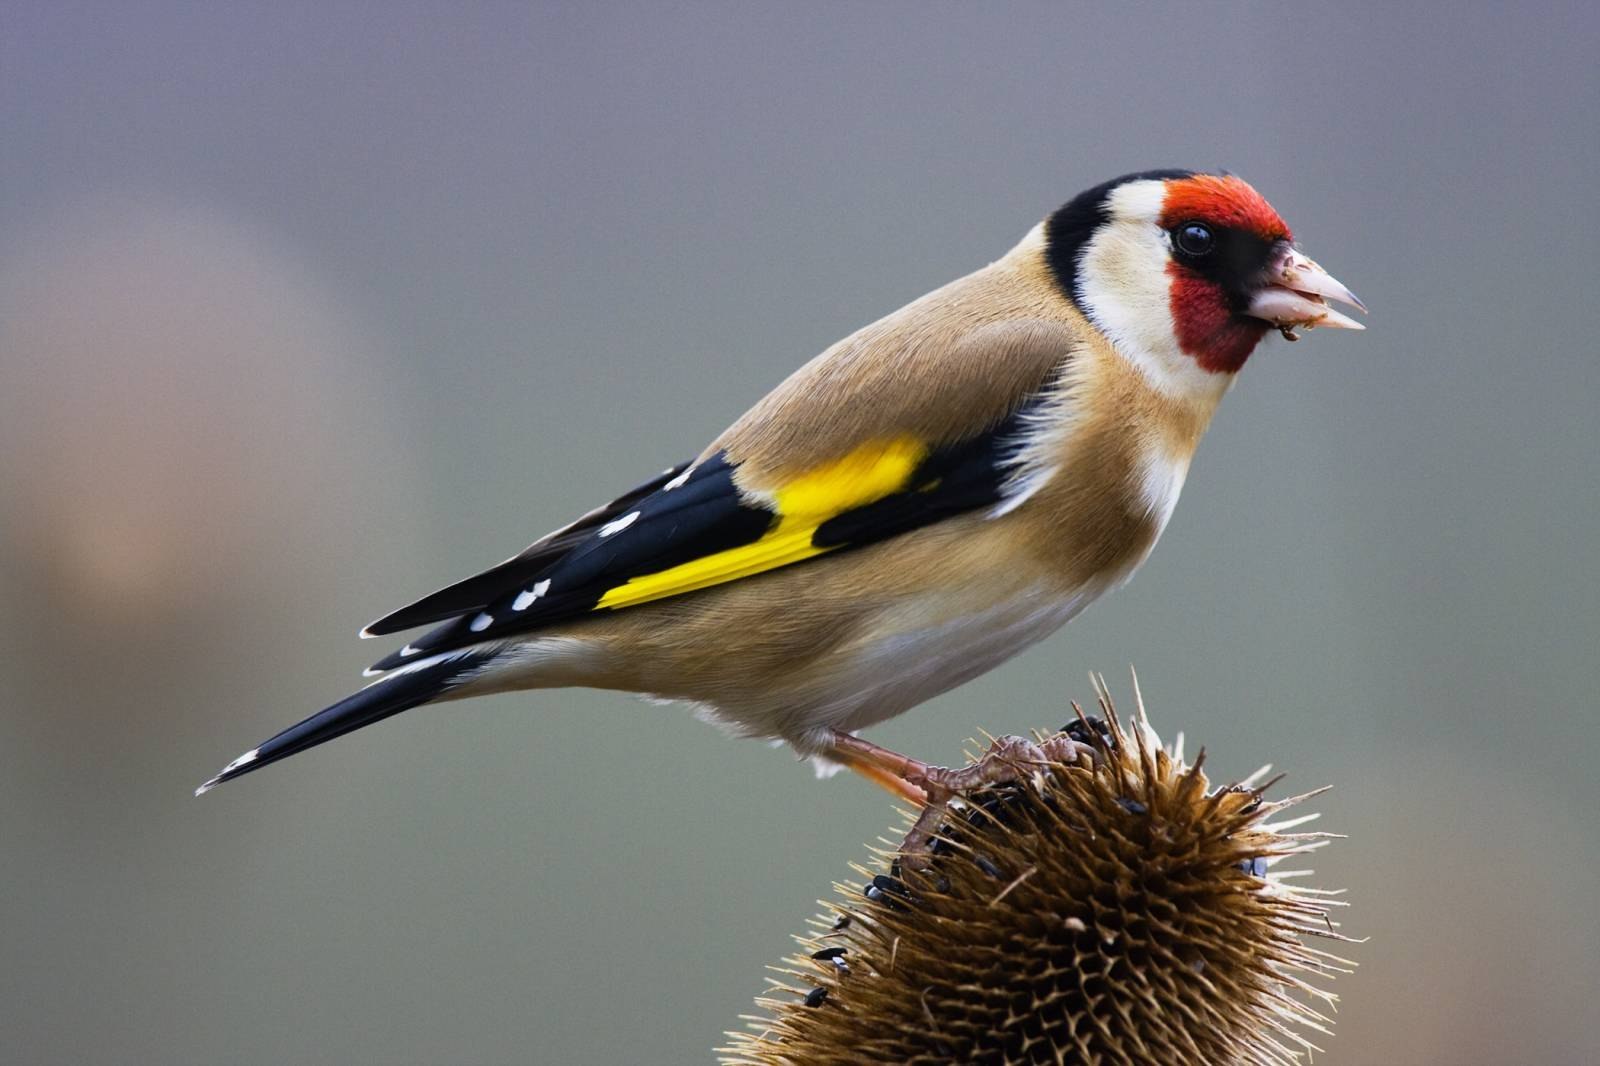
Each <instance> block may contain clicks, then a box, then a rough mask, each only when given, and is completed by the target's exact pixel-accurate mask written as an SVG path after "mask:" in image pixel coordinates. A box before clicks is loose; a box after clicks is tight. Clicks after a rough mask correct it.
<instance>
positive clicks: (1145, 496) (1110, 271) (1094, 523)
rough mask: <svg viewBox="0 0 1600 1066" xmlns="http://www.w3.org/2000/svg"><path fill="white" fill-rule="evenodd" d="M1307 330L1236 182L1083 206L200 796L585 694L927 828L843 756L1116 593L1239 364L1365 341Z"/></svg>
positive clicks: (537, 564)
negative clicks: (445, 724) (451, 711)
mask: <svg viewBox="0 0 1600 1066" xmlns="http://www.w3.org/2000/svg"><path fill="white" fill-rule="evenodd" d="M1329 301H1336V302H1339V303H1342V304H1345V305H1348V306H1349V307H1351V308H1352V309H1355V310H1358V311H1360V312H1362V313H1365V311H1366V307H1365V305H1363V304H1362V303H1361V301H1360V300H1358V299H1357V298H1356V297H1355V295H1354V294H1353V293H1351V291H1350V290H1349V289H1348V288H1346V287H1345V286H1344V285H1343V284H1341V283H1340V282H1339V281H1337V280H1335V279H1334V277H1333V276H1332V275H1331V274H1329V273H1328V272H1327V271H1326V270H1324V269H1323V268H1322V267H1320V266H1318V265H1317V264H1316V263H1315V262H1314V261H1312V260H1311V259H1309V258H1308V257H1307V256H1306V255H1305V254H1304V253H1303V252H1301V251H1300V250H1299V248H1298V246H1297V244H1296V243H1295V238H1294V236H1293V234H1292V232H1291V231H1290V229H1289V227H1288V226H1287V225H1286V224H1285V223H1284V221H1283V220H1282V218H1281V217H1280V216H1279V214H1278V213H1277V211H1275V210H1274V209H1273V208H1272V206H1271V205H1270V204H1269V203H1268V202H1267V201H1266V199H1264V198H1263V197H1262V196H1261V194H1260V193H1258V192H1257V191H1256V190H1255V189H1254V188H1253V187H1252V186H1251V185H1250V184H1249V183H1247V182H1246V181H1244V180H1243V179H1242V178H1240V177H1238V176H1236V175H1234V174H1231V173H1229V172H1226V171H1200V170H1186V169H1170V170H1150V171H1141V172H1138V173H1132V174H1126V175H1123V176H1121V177H1118V178H1114V179H1112V180H1110V181H1106V182H1103V183H1101V184H1099V185H1096V186H1094V187H1092V188H1090V189H1087V190H1086V191H1084V192H1082V193H1080V194H1078V195H1077V196H1075V197H1073V198H1072V199H1071V200H1069V201H1067V202H1066V203H1065V204H1064V205H1063V206H1061V207H1060V208H1059V209H1057V210H1055V211H1054V212H1052V213H1051V214H1049V215H1048V216H1047V217H1046V218H1045V219H1044V220H1043V221H1041V222H1039V223H1038V224H1037V225H1035V226H1034V227H1033V228H1032V229H1031V230H1029V231H1028V233H1027V234H1026V235H1025V236H1024V237H1023V238H1022V240H1021V241H1020V242H1019V243H1017V244H1016V245H1015V246H1014V247H1012V248H1011V250H1010V251H1008V252H1006V253H1005V254H1004V255H1003V256H1001V257H1000V258H999V259H997V260H995V261H994V262H992V263H990V264H989V265H988V266H985V267H982V268H981V269H979V270H976V271H975V272H973V273H971V274H968V275H966V276H965V277H962V278H959V279H957V280H955V281H952V282H950V283H949V284H947V285H944V286H942V287H941V288H938V289H935V290H934V291H933V292H930V293H928V294H927V295H925V296H923V297H921V298H919V299H917V300H914V301H912V302H911V303H909V304H907V305H906V306H904V307H902V308H900V309H899V310H897V311H894V312H893V313H891V314H889V315H887V316H885V317H883V318H881V319H879V320H878V321H876V322H873V323H871V324H870V325H867V326H865V327H863V328H861V329H859V330H857V331H856V332H854V333H852V334H850V335H849V336H847V337H845V338H844V339H843V340H840V341H839V342H837V343H836V344H834V345H832V346H831V347H829V348H828V349H827V350H825V351H824V352H822V353H821V354H820V355H818V356H816V357H815V358H814V359H812V360H810V361H809V362H807V363H805V364H804V365H802V366H801V367H800V368H799V369H798V370H796V371H795V372H794V373H793V374H791V375H790V376H789V377H788V378H787V379H786V380H784V381H783V382H782V383H780V384H779V385H778V386H777V387H776V388H774V389H773V390H772V391H771V392H770V393H768V394H767V395H766V396H764V397H762V398H761V399H760V400H759V401H757V402H756V403H755V405H754V406H752V407H751V408H750V409H749V410H748V411H746V412H745V413H744V414H743V415H742V416H740V417H739V418H738V419H737V420H735V421H734V422H733V423H732V424H731V425H730V426H729V427H728V428H727V429H726V430H725V431H724V432H722V433H721V434H720V435H719V436H717V437H716V438H715V439H714V440H713V441H712V442H711V443H710V444H709V445H707V446H706V447H705V448H704V449H703V450H702V451H701V452H700V453H699V454H698V455H696V456H694V458H693V459H690V460H688V461H686V462H680V463H676V464H674V465H672V466H670V467H668V468H667V469H665V470H662V471H661V472H660V473H659V474H657V475H656V476H655V477H653V478H650V479H649V480H647V481H645V482H644V483H643V484H640V485H638V486H637V487H636V488H634V489H632V490H631V491H628V492H625V493H623V494H622V495H620V496H618V497H616V498H615V499H613V500H612V501H611V502H609V503H607V504H604V505H603V506H600V507H597V508H595V509H594V510H591V511H589V512H588V513H587V514H584V515H582V516H581V517H579V518H578V519H576V520H575V521H573V522H570V523H569V524H567V525H565V526H562V527H561V528H559V529H557V530H555V531H553V532H551V533H549V534H547V535H545V536H543V537H541V538H540V539H538V540H536V541H534V542H533V544H531V545H530V546H529V547H528V548H526V549H525V550H523V551H522V552H520V553H518V554H517V555H515V556H513V557H511V558H510V559H507V560H506V561H505V562H502V563H500V564H498V565H496V566H494V567H492V568H490V569H488V570H486V571H484V572H482V573H480V574H477V575H475V576H472V577H468V578H466V579H465V580H462V581H459V582H456V583H455V584H452V585H449V586H447V587H445V588H443V589H440V590H439V591H437V592H433V593H431V594H429V595H426V596H423V597H422V598H421V599H418V600H416V601H415V602H413V603H411V604H409V605H408V606H405V607H402V608H400V609H399V610H396V611H393V612H392V613H390V614H387V615H385V616H383V617H382V618H379V619H378V620H377V621H375V622H372V623H371V624H369V625H368V626H367V627H366V628H365V629H364V630H363V631H362V634H361V635H362V636H363V637H377V636H389V635H392V634H398V633H401V632H405V631H409V630H413V629H417V628H421V627H424V626H429V627H431V628H429V629H428V630H427V631H426V632H425V633H423V634H422V635H419V636H414V637H412V638H411V639H410V641H409V642H408V643H406V644H405V645H404V646H403V647H401V648H400V649H399V650H397V651H395V652H393V653H391V654H389V655H387V656H385V657H384V658H382V659H380V660H379V661H378V662H377V663H376V664H374V666H373V667H372V668H371V669H370V670H368V671H367V673H368V674H369V675H371V676H374V677H375V680H373V681H371V682H370V683H369V684H368V685H366V687H364V688H361V689H359V690H357V691H356V692H355V693H354V694H352V695H350V696H347V697H346V698H344V699H341V700H339V701H338V702H336V703H334V704H333V705H331V706H329V707H328V708H326V709H324V710H322V711H320V712H318V713H317V714H314V715H312V716H311V717H309V718H307V719H305V720H304V721H302V722H300V723H298V724H296V725H293V726H290V727H289V728H288V729H285V730H283V731H282V732H280V733H278V734H277V735H276V736H274V737H272V738H271V739H269V740H267V741H265V742H263V743H261V744H260V745H258V746H256V747H254V748H252V749H250V750H249V751H247V752H245V753H244V754H243V755H241V756H239V757H238V758H237V759H234V760H233V761H232V762H230V763H229V764H228V765H227V766H226V767H224V768H223V769H222V771H221V772H219V773H218V774H217V775H216V776H214V777H212V778H211V779H210V780H208V781H206V782H205V783H204V784H202V785H201V786H200V787H199V788H198V789H197V790H196V795H199V794H202V793H205V792H207V791H209V790H211V789H213V788H215V787H216V786H217V785H219V784H221V783H223V782H226V781H230V780H233V779H234V778H237V777H240V776H243V775H245V774H247V773H251V772H253V771H255V770H259V769H261V768H262V767H264V766H267V765H269V764H271V763H275V762H278V761H280V760H282V759H285V758H288V757H289V756H291V755H295V754H298V753H300V752H303V751H305V750H307V749H309V748H312V747H316V746H317V745H320V744H323V743H325V742H327V741H330V740H333V739H335V738H337V737H341V736H344V735H345V734H346V733H351V732H354V731H356V730H358V729H361V728H364V727H366V726H368V725H371V724H373V723H375V722H378V721H381V720H383V719H385V718H389V717H391V716H393V715H396V714H399V713H400V712H402V711H406V710H410V709H412V708H415V707H420V706H423V705H425V704H432V703H439V702H444V701H450V700H457V699H462V698H466V697H472V696H478V695H484V694H488V693H496V692H507V691H516V690H524V689H547V688H561V687H570V686H581V687H588V688H596V689H604V690H615V691H621V692H628V693H634V694H637V695H641V696H644V697H646V698H649V699H651V700H658V701H669V702H680V703H684V704H688V705H690V706H692V707H693V708H694V710H695V712H696V713H697V714H698V715H699V716H700V717H702V718H705V719H707V720H709V721H711V722H712V723H714V724H717V725H720V726H721V727H723V728H724V729H725V730H726V731H727V732H730V733H733V734H735V735H740V736H746V737H752V738H762V739H766V740H769V741H773V742H776V743H780V744H787V745H788V746H789V747H790V748H792V749H793V751H794V752H795V753H796V754H797V755H798V756H799V757H802V758H810V759H812V760H814V761H815V762H816V764H817V765H818V767H819V772H823V771H824V770H826V771H829V772H831V771H833V770H837V769H839V768H849V769H851V770H855V771H857V772H859V773H860V774H861V775H862V776H864V777H866V778H867V779H868V780H871V781H873V782H875V783H877V784H879V785H882V786H883V787H885V788H888V789H889V790H890V791H891V792H894V793H896V794H898V795H901V796H904V797H906V798H908V799H910V800H911V801H913V802H929V801H931V799H932V798H933V797H934V796H935V795H936V793H938V792H939V791H940V789H941V787H942V786H941V782H942V781H944V782H948V781H950V780H951V779H950V778H949V777H941V774H946V775H948V774H949V773H951V772H950V771H945V770H942V768H939V767H932V766H930V765H929V764H927V763H925V762H922V761H920V760H917V759H914V758H911V757H909V756H905V755H901V754H898V753H896V752H893V751H891V750H889V749H887V748H884V747H881V746H879V745H877V744H874V743H872V742H871V741H870V740H867V739H866V738H864V737H862V736H860V733H861V731H863V730H865V729H867V728H868V727H870V726H873V725H875V724H878V723H881V722H883V721H885V720H887V719H889V718H892V717H894V716H896V715H899V714H901V713H903V712H905V711H908V710H910V709H911V708H913V707H915V706H917V705H918V704H920V703H922V702H924V701H926V700H928V699H930V698H932V697H933V696H936V695H938V694H940V693H942V692H945V691H948V690H950V689H952V688H954V687H956V686H958V685H960V684H962V683H964V682H966V681H968V680H970V679H972V678H974V677H976V676H978V675H980V674H983V673H985V672H987V671H989V670H991V669H993V668H994V667H996V666H998V665H1000V664H1001V663H1003V662H1005V661H1006V660H1008V659H1010V658H1011V657H1012V656H1014V655H1016V654H1017V653H1018V652H1020V651H1022V650H1023V649H1025V648H1027V647H1029V646H1031V645H1033V644H1036V643H1037V642H1038V641H1040V640H1042V639H1043V638H1045V637H1046V636H1048V635H1050V634H1051V633H1053V632H1054V631H1056V630H1057V629H1059V628H1060V627H1061V626H1062V625H1064V624H1065V623H1067V622H1068V621H1069V620H1071V619H1072V618H1073V617H1075V616H1076V615H1077V614H1078V613H1079V612H1081V611H1082V610H1083V609H1084V608H1085V607H1087V606H1088V605H1089V604H1090V603H1091V602H1092V601H1094V600H1096V599H1097V598H1099V597H1100V596H1102V595H1104V594H1105V593H1107V592H1109V591H1111V590H1113V589H1115V588H1117V587H1119V586H1120V585H1122V584H1123V583H1124V582H1126V581H1127V580H1128V579H1129V578H1130V577H1131V576H1132V574H1133V572H1134V571H1135V570H1136V569H1137V568H1138V567H1139V565H1140V564H1141V563H1142V562H1143V561H1144V560H1145V558H1146V557H1147V556H1148V555H1149V553H1150V551H1151V549H1152V548H1153V547H1154V546H1155V543H1156V541H1157V538H1159V537H1160V535H1161V533H1162V531H1163V529H1164V528H1165V527H1166V525H1167V522H1168V519H1169V518H1170V517H1171V515H1172V511H1173V507H1174V505H1175V504H1176V503H1177V500H1178V495H1179V492H1180V491H1181V489H1182V487H1183V484H1184V479H1185V477H1186V475H1187V473H1188V470H1189V466H1190V461H1191V458H1192V457H1193V455H1194V452H1195V449H1196V446H1197V445H1198V443H1199V441H1200V438H1201V436H1202V434H1203V433H1204V431H1205V429H1206V427H1207V426H1208V424H1209V423H1210V421H1211V418H1212V415H1213V413H1214V412H1215V410H1216V408H1217V405H1218V403H1219V401H1220V400H1221V399H1222V397H1223V395H1224V394H1225V393H1226V392H1227V391H1228V389H1229V387H1230V386H1231V385H1232V384H1233V382H1234V380H1235V377H1236V375H1237V374H1238V373H1239V372H1240V370H1241V369H1242V367H1243V366H1244V365H1245V363H1246V361H1247V359H1248V358H1249V357H1250V355H1251V354H1252V352H1253V351H1254V350H1255V349H1256V347H1257V345H1258V344H1259V343H1260V342H1261V341H1262V339H1263V338H1264V337H1266V336H1267V334H1268V333H1270V332H1271V331H1273V330H1277V331H1279V332H1280V333H1282V334H1283V336H1285V337H1286V338H1288V339H1290V340H1293V339H1296V337H1297V336H1298V334H1297V332H1296V331H1297V330H1301V329H1312V328H1317V327H1329V328H1341V329H1357V330H1359V329H1362V328H1363V327H1362V325H1361V324H1360V323H1359V322H1357V321H1356V320H1355V319H1353V318H1351V317H1349V316H1348V315H1346V314H1345V313H1344V312H1342V311H1340V310H1337V309H1335V308H1334V307H1333V306H1332V304H1331V303H1330V302H1329ZM970 779H971V778H970V775H968V777H967V778H963V780H970Z"/></svg>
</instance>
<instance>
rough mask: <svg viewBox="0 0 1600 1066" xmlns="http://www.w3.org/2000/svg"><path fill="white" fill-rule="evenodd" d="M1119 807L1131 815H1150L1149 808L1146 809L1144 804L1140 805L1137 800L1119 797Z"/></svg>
mask: <svg viewBox="0 0 1600 1066" xmlns="http://www.w3.org/2000/svg"><path fill="white" fill-rule="evenodd" d="M1117 806H1119V807H1121V808H1122V809H1123V810H1125V811H1127V812H1128V813H1129V814H1149V813H1150V808H1149V807H1146V806H1145V805H1144V804H1142V803H1140V802H1139V801H1138V800H1136V799H1129V798H1128V797H1127V796H1118V797H1117Z"/></svg>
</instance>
